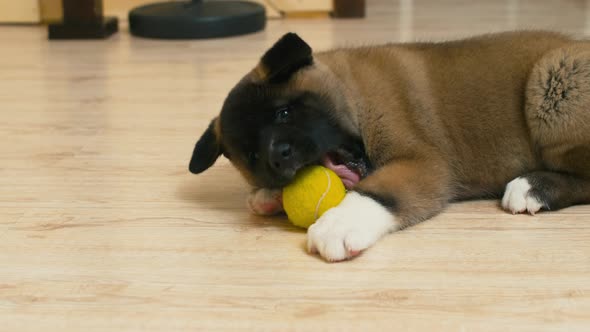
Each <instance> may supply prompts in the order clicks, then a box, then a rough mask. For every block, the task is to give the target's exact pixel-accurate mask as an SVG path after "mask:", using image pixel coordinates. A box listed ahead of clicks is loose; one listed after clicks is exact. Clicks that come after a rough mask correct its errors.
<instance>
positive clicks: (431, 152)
mask: <svg viewBox="0 0 590 332" xmlns="http://www.w3.org/2000/svg"><path fill="white" fill-rule="evenodd" d="M222 154H223V155H224V156H225V157H227V158H228V159H229V160H230V161H231V162H232V164H233V165H235V167H236V168H237V169H238V170H239V171H240V172H241V173H242V174H243V176H244V177H245V178H246V179H247V180H248V181H249V182H250V183H251V184H252V185H253V186H254V187H255V188H261V189H258V190H257V191H255V192H254V193H253V194H252V196H251V198H250V202H251V204H250V205H251V206H252V208H253V210H254V211H255V212H257V213H260V214H272V213H276V212H279V211H280V189H281V188H282V187H283V186H285V185H286V184H287V183H289V181H291V179H292V178H293V176H294V175H295V173H296V172H297V170H299V169H300V168H302V167H304V166H307V165H310V164H323V165H325V166H327V167H329V168H331V169H333V170H334V171H335V172H336V173H337V174H338V175H339V176H340V177H341V178H342V180H343V182H344V184H345V185H346V187H347V189H348V190H349V191H348V193H347V194H346V197H345V198H344V200H343V201H342V203H341V204H340V205H338V206H337V207H335V208H333V209H331V210H329V211H327V212H326V213H325V214H324V215H323V216H322V217H321V218H320V219H319V220H318V221H317V222H316V223H315V224H314V225H312V226H311V227H310V228H309V230H308V235H307V237H308V240H307V243H308V248H309V250H310V252H314V253H319V255H321V256H322V257H323V258H325V259H326V260H328V261H341V260H346V259H349V258H351V257H354V256H355V255H357V254H359V253H360V252H362V251H363V250H365V249H367V248H368V247H370V246H371V245H372V244H374V243H375V242H376V241H377V240H378V239H379V238H380V237H382V236H383V235H384V234H386V233H389V232H393V231H397V230H401V229H403V228H405V227H408V226H411V225H413V224H416V223H419V222H421V221H423V220H425V219H428V218H430V217H432V216H434V215H436V214H438V213H440V212H441V211H442V210H443V209H444V208H445V206H446V205H447V204H449V202H452V201H457V200H466V199H481V198H500V197H501V196H502V194H503V198H502V207H503V208H504V209H506V210H507V211H510V212H512V213H531V214H534V213H536V212H538V211H539V210H557V209H561V208H564V207H567V206H570V205H573V204H581V203H590V43H587V42H585V41H579V40H575V39H572V38H569V37H567V36H564V35H560V34H557V33H551V32H509V33H500V34H491V35H484V36H479V37H475V38H469V39H464V40H458V41H450V42H444V43H410V44H387V45H382V46H374V47H361V48H348V49H336V50H332V51H327V52H321V53H315V54H314V53H312V50H311V48H310V46H309V45H308V44H306V43H305V42H304V41H303V40H302V39H300V38H299V37H298V36H297V35H295V34H293V33H288V34H286V35H285V36H283V37H282V38H281V39H280V40H279V41H278V42H277V43H276V44H275V45H274V46H273V47H272V48H270V49H269V50H268V51H267V52H266V53H265V54H264V56H262V58H261V60H260V62H259V63H258V65H257V66H256V67H255V68H254V69H253V70H252V71H250V72H249V73H248V74H247V75H246V76H245V77H244V78H243V79H242V80H241V81H240V82H239V83H238V84H237V85H236V86H235V87H234V88H233V89H232V90H231V92H230V93H229V95H228V96H227V98H226V100H225V103H224V104H223V108H222V110H221V114H220V115H219V117H217V118H215V119H214V120H213V121H212V122H211V124H210V126H209V128H208V129H207V130H206V131H205V133H204V134H203V136H202V137H201V138H200V139H199V140H198V142H197V144H196V146H195V148H194V152H193V155H192V159H191V161H190V166H189V169H190V171H191V172H193V173H201V172H203V171H204V170H206V169H207V168H209V167H210V166H211V165H213V163H214V162H215V160H216V159H217V158H218V157H219V156H220V155H222Z"/></svg>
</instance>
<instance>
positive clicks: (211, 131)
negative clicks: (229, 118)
mask: <svg viewBox="0 0 590 332" xmlns="http://www.w3.org/2000/svg"><path fill="white" fill-rule="evenodd" d="M217 121H218V120H217V118H215V119H213V121H211V124H209V127H208V128H207V130H205V132H204V133H203V135H202V136H201V138H199V140H198V141H197V144H195V149H194V150H193V156H192V158H191V162H190V164H189V166H188V169H189V170H190V171H191V173H194V174H199V173H201V172H203V171H205V170H206V169H207V168H209V167H211V166H212V165H213V164H214V163H215V161H216V160H217V158H218V157H219V155H220V154H221V153H222V151H221V144H220V141H219V131H218V130H217Z"/></svg>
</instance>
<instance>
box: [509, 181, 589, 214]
mask: <svg viewBox="0 0 590 332" xmlns="http://www.w3.org/2000/svg"><path fill="white" fill-rule="evenodd" d="M584 203H590V181H589V180H585V179H582V178H580V177H577V176H574V175H569V174H562V173H554V172H532V173H529V174H525V175H523V176H520V177H518V178H516V179H514V180H512V181H511V182H510V183H508V186H506V192H505V193H504V198H502V207H503V208H504V209H505V210H507V211H510V212H512V213H521V212H528V213H530V214H535V213H536V212H537V211H539V210H541V209H545V210H559V209H562V208H565V207H568V206H571V205H574V204H584Z"/></svg>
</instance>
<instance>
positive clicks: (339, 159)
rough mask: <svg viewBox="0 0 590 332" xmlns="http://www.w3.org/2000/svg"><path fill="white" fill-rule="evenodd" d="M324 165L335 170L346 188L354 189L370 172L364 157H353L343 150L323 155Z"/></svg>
mask: <svg viewBox="0 0 590 332" xmlns="http://www.w3.org/2000/svg"><path fill="white" fill-rule="evenodd" d="M322 165H323V166H324V167H326V168H329V169H331V170H332V171H334V173H336V175H338V177H340V179H341V180H342V183H343V184H344V187H346V189H352V188H353V187H354V186H355V185H356V184H357V183H358V182H359V181H360V180H362V179H363V178H364V177H365V176H367V175H368V173H369V165H368V163H367V161H366V160H365V159H364V158H352V157H351V156H348V154H347V153H342V152H330V153H327V154H326V155H324V156H323V157H322Z"/></svg>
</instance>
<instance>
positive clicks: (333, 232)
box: [307, 192, 399, 262]
mask: <svg viewBox="0 0 590 332" xmlns="http://www.w3.org/2000/svg"><path fill="white" fill-rule="evenodd" d="M397 229H399V225H398V224H397V223H396V222H395V218H394V216H393V215H392V214H391V213H390V212H389V211H388V210H387V209H386V208H385V207H384V206H382V205H381V204H379V203H378V202H376V201H375V200H373V199H372V198H370V197H367V196H362V195H360V194H358V193H356V192H350V193H348V194H346V197H344V200H343V201H342V202H341V203H340V204H339V205H338V206H337V207H334V208H332V209H330V210H328V211H326V213H324V215H322V217H321V218H320V219H318V221H316V222H315V223H314V224H313V225H311V226H310V227H309V230H308V231H307V249H308V250H309V252H311V253H316V252H317V253H319V254H320V255H321V256H322V257H323V258H324V259H326V260H327V261H331V262H336V261H342V260H346V259H349V258H352V257H354V256H356V255H358V254H360V253H361V252H362V251H363V250H365V249H367V248H368V247H370V246H371V245H373V244H374V243H375V242H377V240H379V238H381V237H382V236H383V235H385V234H386V233H388V232H390V231H393V230H397Z"/></svg>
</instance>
